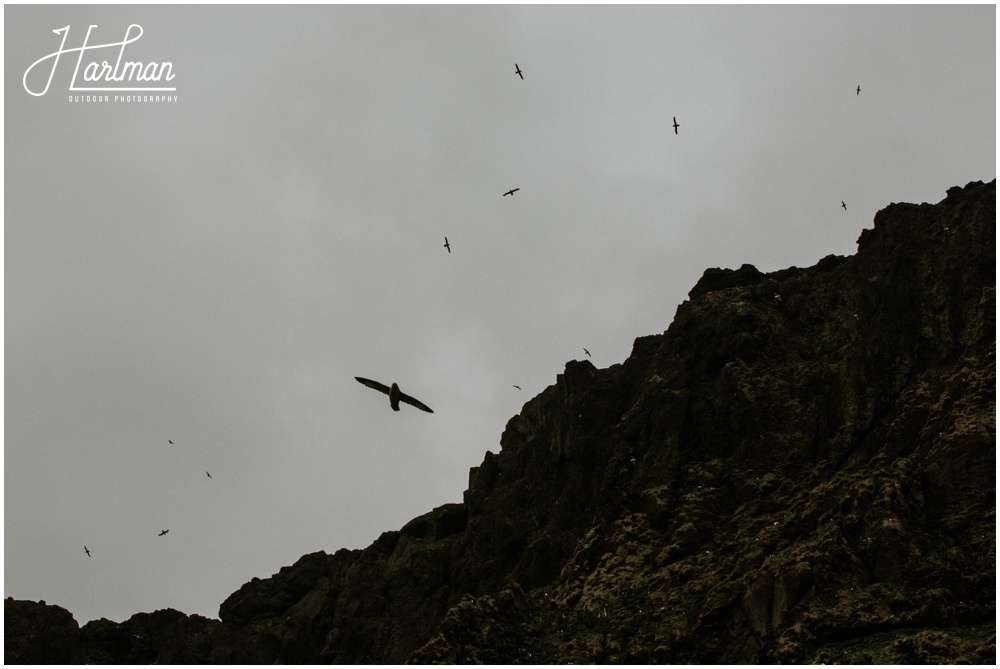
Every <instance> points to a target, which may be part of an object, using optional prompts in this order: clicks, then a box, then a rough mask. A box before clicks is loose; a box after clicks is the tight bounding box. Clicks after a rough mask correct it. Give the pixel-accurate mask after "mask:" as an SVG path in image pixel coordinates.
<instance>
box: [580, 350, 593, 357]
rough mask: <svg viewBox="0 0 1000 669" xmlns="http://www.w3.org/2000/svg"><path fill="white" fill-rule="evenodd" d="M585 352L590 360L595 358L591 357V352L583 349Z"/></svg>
mask: <svg viewBox="0 0 1000 669" xmlns="http://www.w3.org/2000/svg"><path fill="white" fill-rule="evenodd" d="M583 352H584V353H586V354H587V357H588V358H593V357H594V356H592V355H590V351H588V350H587V349H583Z"/></svg>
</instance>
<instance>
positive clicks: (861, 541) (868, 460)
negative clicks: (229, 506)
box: [4, 181, 996, 663]
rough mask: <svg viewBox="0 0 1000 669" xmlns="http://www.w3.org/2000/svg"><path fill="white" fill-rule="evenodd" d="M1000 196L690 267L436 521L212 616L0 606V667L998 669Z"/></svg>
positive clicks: (254, 585)
mask: <svg viewBox="0 0 1000 669" xmlns="http://www.w3.org/2000/svg"><path fill="white" fill-rule="evenodd" d="M995 240H996V182H995V181H993V182H992V183H989V184H982V183H980V182H975V183H970V184H969V185H967V186H966V187H965V188H953V189H950V190H949V191H948V197H947V198H946V199H945V200H943V201H942V202H940V203H938V204H935V205H930V204H921V205H912V204H893V205H890V206H889V207H887V208H886V209H884V210H882V211H880V212H879V213H878V214H877V215H876V217H875V225H874V228H873V229H871V230H865V231H864V232H863V233H862V235H861V237H860V239H859V240H858V252H857V254H856V255H854V256H851V257H846V258H845V257H836V256H830V257H827V258H824V259H823V260H821V261H820V262H819V263H818V264H816V265H815V266H814V267H809V268H805V269H798V268H790V269H786V270H782V271H778V272H772V273H770V274H763V273H761V272H759V271H757V270H756V269H755V268H753V267H752V266H750V265H744V266H743V267H741V268H740V269H738V270H735V271H732V270H719V269H711V270H707V271H706V272H705V274H704V276H703V277H702V279H701V280H700V281H699V282H698V284H697V285H696V286H695V287H694V289H692V291H691V292H690V298H691V299H690V300H689V301H686V302H684V303H683V304H682V305H680V307H679V308H678V309H677V314H676V316H675V318H674V321H673V323H672V324H671V326H670V328H669V329H668V330H667V331H666V332H665V333H663V334H662V335H655V336H649V337H641V338H639V339H637V340H636V342H635V345H634V347H633V351H632V354H631V355H630V356H629V358H628V359H627V360H626V361H625V362H624V363H622V364H620V365H614V366H612V367H610V368H607V369H596V368H595V367H594V366H593V365H591V364H590V363H589V362H570V363H568V364H567V365H566V369H565V371H564V373H562V374H559V375H558V377H557V382H556V384H555V385H553V386H550V387H549V388H547V389H545V390H544V391H543V392H542V393H541V394H540V395H538V396H537V397H535V398H534V399H532V400H531V401H529V402H528V403H527V404H525V406H524V408H523V410H522V412H521V414H520V415H518V416H515V417H514V418H512V419H511V420H510V422H509V423H508V424H507V427H506V429H505V431H504V433H503V436H502V438H501V441H500V444H501V449H500V452H499V453H497V454H494V453H490V452H487V454H486V457H485V459H484V460H483V463H482V464H481V465H480V466H479V467H477V468H474V469H473V470H472V471H471V472H470V477H469V489H468V490H467V491H466V493H465V501H464V503H463V504H451V505H445V506H443V507H440V508H438V509H434V510H433V511H431V512H429V513H427V514H425V515H423V516H420V517H418V518H416V519H414V520H412V521H411V522H409V523H408V524H407V525H406V526H404V527H403V528H402V529H401V530H399V531H396V532H386V533H384V534H383V535H382V536H381V537H380V538H379V539H378V540H377V541H375V542H374V543H373V544H372V545H371V546H369V547H368V548H366V549H364V550H356V551H348V550H341V551H338V552H336V553H334V554H332V555H328V554H326V553H322V552H321V553H314V554H311V555H306V556H303V557H302V558H301V559H300V560H299V561H298V562H296V563H295V564H294V565H292V566H290V567H285V568H283V569H282V570H281V571H279V572H278V573H277V574H274V575H273V576H272V577H271V578H268V579H253V580H252V581H251V582H249V583H247V584H245V585H244V586H243V587H242V588H240V590H239V591H237V592H235V593H233V594H232V595H231V596H230V597H229V598H228V599H227V600H226V601H225V602H223V603H222V605H221V607H220V609H219V618H220V619H219V620H209V619H206V618H202V617H200V616H187V615H184V614H182V613H179V612H177V611H173V610H163V611H157V612H155V613H150V614H138V615H135V616H133V617H132V618H130V619H129V620H127V621H125V622H123V623H113V622H110V621H106V620H99V621H94V622H90V623H88V624H86V625H84V626H83V627H82V628H80V627H79V626H78V625H77V623H76V621H75V620H73V618H72V616H71V615H70V614H69V613H68V612H67V611H65V610H64V609H61V608H59V607H56V606H50V605H46V604H45V603H44V602H41V603H35V602H25V601H15V600H11V599H8V600H6V602H5V607H4V608H5V622H4V626H5V647H4V653H5V661H6V662H10V663H17V662H46V661H48V662H102V663H110V662H127V663H147V662H168V663H191V662H198V663H234V662H239V663H264V662H283V663H299V662H308V663H329V662H350V663H379V662H391V663H401V662H406V661H412V662H448V663H460V662H490V663H563V662H574V663H584V662H587V663H593V662H601V663H613V662H630V663H645V662H698V663H737V662H738V663H754V662H789V663H804V662H827V663H830V662H859V661H860V662H868V663H892V662H900V663H921V662H959V661H964V662H976V663H993V662H995V660H996V649H995V617H996V608H995V599H996V591H995V574H996V552H995V546H996V520H995V514H996V506H995V497H996V494H995V490H996V481H995V471H996V470H995V465H996V450H995V449H996V404H995V387H996V367H995V349H996V336H995V333H996V329H995V327H996V325H995V314H996V299H995V285H996V276H995V266H996V265H995V263H996V246H995Z"/></svg>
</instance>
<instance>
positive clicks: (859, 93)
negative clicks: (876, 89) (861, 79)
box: [855, 84, 861, 95]
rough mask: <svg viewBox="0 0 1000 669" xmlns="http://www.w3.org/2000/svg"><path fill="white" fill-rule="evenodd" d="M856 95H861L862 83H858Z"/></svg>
mask: <svg viewBox="0 0 1000 669" xmlns="http://www.w3.org/2000/svg"><path fill="white" fill-rule="evenodd" d="M855 95H861V84H858V92H857V93H855Z"/></svg>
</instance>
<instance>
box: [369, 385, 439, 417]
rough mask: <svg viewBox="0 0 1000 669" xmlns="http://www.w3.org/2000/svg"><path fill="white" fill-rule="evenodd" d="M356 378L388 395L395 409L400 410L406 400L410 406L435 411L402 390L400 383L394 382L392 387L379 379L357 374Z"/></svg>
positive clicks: (429, 411) (390, 404) (390, 403)
mask: <svg viewBox="0 0 1000 669" xmlns="http://www.w3.org/2000/svg"><path fill="white" fill-rule="evenodd" d="M354 378H355V380H356V381H357V382H358V383H361V384H363V385H366V386H368V387H369V388H374V389H375V390H377V391H379V392H381V393H385V394H386V395H388V396H389V406H391V407H392V410H393V411H399V403H400V402H406V403H407V404H409V405H410V406H415V407H417V408H418V409H420V410H421V411H426V412H427V413H434V410H433V409H431V408H430V407H429V406H427V405H426V404H424V403H423V402H421V401H420V400H418V399H414V398H413V397H410V396H409V395H407V394H406V393H404V392H402V391H401V390H400V389H399V385H398V384H396V383H393V384H392V387H391V388H390V387H388V386H386V385H385V384H383V383H379V382H378V381H372V380H371V379H363V378H361V377H360V376H355V377H354Z"/></svg>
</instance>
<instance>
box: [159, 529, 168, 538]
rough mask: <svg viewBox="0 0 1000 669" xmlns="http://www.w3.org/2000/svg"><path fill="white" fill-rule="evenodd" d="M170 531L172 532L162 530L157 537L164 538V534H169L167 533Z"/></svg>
mask: <svg viewBox="0 0 1000 669" xmlns="http://www.w3.org/2000/svg"><path fill="white" fill-rule="evenodd" d="M169 531H170V530H162V531H161V532H160V533H159V534H157V535H156V536H158V537H162V536H163V535H164V534H166V533H167V532H169Z"/></svg>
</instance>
